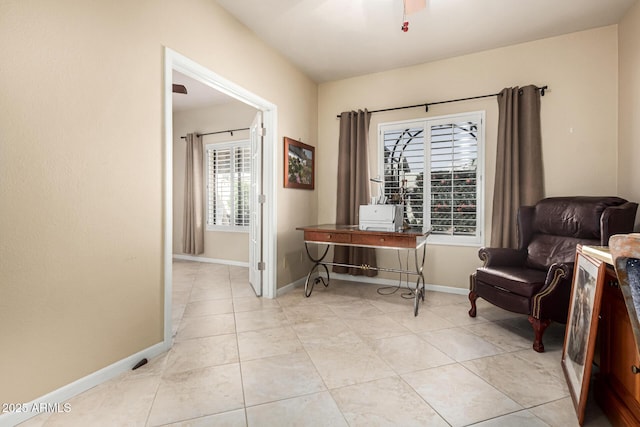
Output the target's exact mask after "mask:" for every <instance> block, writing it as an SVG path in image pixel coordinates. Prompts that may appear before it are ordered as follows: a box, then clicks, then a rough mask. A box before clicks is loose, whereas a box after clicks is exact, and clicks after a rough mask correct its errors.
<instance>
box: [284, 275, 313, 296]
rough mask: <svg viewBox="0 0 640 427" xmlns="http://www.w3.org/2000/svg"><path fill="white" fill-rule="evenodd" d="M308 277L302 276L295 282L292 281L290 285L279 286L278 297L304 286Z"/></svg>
mask: <svg viewBox="0 0 640 427" xmlns="http://www.w3.org/2000/svg"><path fill="white" fill-rule="evenodd" d="M306 279H307V278H306V277H302V278H300V279H298V280H296V281H295V282H291V283H289V284H288V285H285V286H283V287H281V288H278V291H277V293H276V298H277V297H279V296H282V295H284V294H286V293H287V292H291V291H292V290H294V289H295V288H297V287H298V286H304V281H305V280H306Z"/></svg>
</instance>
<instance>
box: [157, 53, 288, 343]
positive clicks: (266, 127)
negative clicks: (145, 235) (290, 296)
mask: <svg viewBox="0 0 640 427" xmlns="http://www.w3.org/2000/svg"><path fill="white" fill-rule="evenodd" d="M174 72H177V73H180V74H182V75H185V76H187V77H188V78H191V79H193V80H195V81H197V82H199V83H201V84H203V85H206V86H208V87H209V88H211V89H213V90H215V91H217V92H220V93H221V94H224V95H226V96H227V97H230V98H233V99H234V100H236V101H239V102H240V103H243V104H246V106H249V107H251V108H253V109H255V111H257V112H258V114H257V115H256V117H258V119H256V120H254V123H253V124H252V125H251V128H250V129H249V132H248V134H249V137H250V138H251V139H252V141H254V142H253V144H256V142H255V141H256V139H257V138H260V139H261V140H262V150H261V154H262V162H261V163H262V164H263V168H262V173H261V174H258V176H259V177H261V181H260V180H259V181H258V183H257V184H254V185H253V187H252V197H255V200H256V203H255V204H254V205H253V206H255V209H253V208H252V212H251V215H252V221H251V223H252V226H251V227H250V228H251V230H250V232H249V241H250V242H251V244H252V245H253V246H251V245H250V246H249V247H250V251H253V252H252V256H250V259H251V261H250V262H249V271H250V275H252V280H253V281H254V283H253V284H255V280H256V279H255V278H256V275H259V277H260V278H261V279H262V280H261V282H262V286H261V288H262V292H261V293H262V296H263V297H267V298H275V296H276V274H275V269H276V263H275V253H276V230H275V226H274V224H275V223H276V221H275V220H276V200H275V196H276V191H275V182H276V179H275V173H276V170H275V163H276V161H275V152H276V147H277V145H276V135H277V131H276V123H277V107H276V106H275V105H274V104H272V103H270V102H269V101H266V100H264V99H263V98H261V97H259V96H257V95H255V94H253V93H251V92H249V91H247V90H246V89H244V88H242V87H240V86H238V85H236V84H235V83H233V82H231V81H229V80H226V79H224V78H223V77H221V76H219V75H217V74H216V73H214V72H213V71H211V70H209V69H207V68H205V67H203V66H201V65H200V64H198V63H196V62H194V61H192V60H191V59H189V58H186V57H185V56H183V55H180V54H179V53H177V52H175V51H173V50H171V49H169V48H165V61H164V86H165V87H164V89H165V98H164V126H165V158H164V189H165V190H164V198H165V202H164V239H165V241H164V285H165V286H164V291H165V292H164V302H165V304H164V319H165V320H164V341H165V343H168V344H169V345H170V343H171V340H172V335H173V334H172V288H173V286H172V264H173V253H174V249H173V220H174V218H173V192H174V189H173V156H174V151H173V150H174V148H173V143H174V133H173V99H172V98H173V96H172V95H173V94H172V89H173V88H172V84H173V74H174ZM258 147H259V145H258ZM256 150H257V149H256V145H252V152H253V153H254V154H255V153H256ZM254 168H255V165H252V170H253V169H254ZM258 209H260V213H261V215H257V216H255V213H256V211H257V210H258ZM256 251H258V252H259V253H261V255H262V256H261V257H259V256H258V258H256V256H257V255H256ZM258 255H259V254H258ZM260 258H261V259H262V262H261V263H258V262H255V260H256V259H257V260H259V259H260ZM252 264H253V265H252ZM252 269H253V273H251V272H252ZM257 293H259V292H257Z"/></svg>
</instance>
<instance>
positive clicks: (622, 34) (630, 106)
mask: <svg viewBox="0 0 640 427" xmlns="http://www.w3.org/2000/svg"><path fill="white" fill-rule="evenodd" d="M618 38H619V40H618V49H619V67H620V86H619V104H618V105H619V109H620V110H619V115H620V118H619V122H618V123H619V124H618V132H619V153H618V190H619V192H620V195H621V196H622V197H625V198H626V199H628V200H632V201H634V202H640V168H638V159H640V43H638V41H639V40H640V3H638V2H636V4H635V5H634V6H633V7H632V8H631V9H630V10H629V11H628V12H627V14H626V15H625V16H624V18H623V19H622V21H621V22H620V25H619V28H618ZM636 218H637V217H636ZM638 222H639V221H638V220H637V219H636V224H638ZM638 229H639V226H638V225H636V230H638Z"/></svg>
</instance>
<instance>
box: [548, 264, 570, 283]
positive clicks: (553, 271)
mask: <svg viewBox="0 0 640 427" xmlns="http://www.w3.org/2000/svg"><path fill="white" fill-rule="evenodd" d="M574 264H575V262H556V263H553V264H551V267H549V271H547V277H546V279H545V281H544V284H545V287H547V286H549V285H550V284H552V283H553V281H554V280H556V275H558V274H559V275H561V278H562V279H566V280H569V282H571V281H572V280H573V266H574Z"/></svg>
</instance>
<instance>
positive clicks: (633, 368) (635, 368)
mask: <svg viewBox="0 0 640 427" xmlns="http://www.w3.org/2000/svg"><path fill="white" fill-rule="evenodd" d="M631 372H633V373H634V374H638V373H640V368H638V367H637V366H636V365H631Z"/></svg>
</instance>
